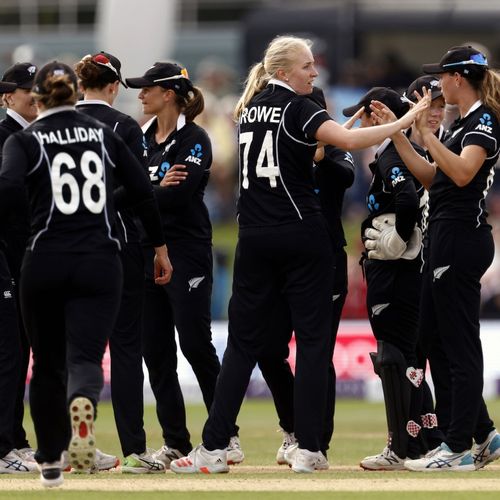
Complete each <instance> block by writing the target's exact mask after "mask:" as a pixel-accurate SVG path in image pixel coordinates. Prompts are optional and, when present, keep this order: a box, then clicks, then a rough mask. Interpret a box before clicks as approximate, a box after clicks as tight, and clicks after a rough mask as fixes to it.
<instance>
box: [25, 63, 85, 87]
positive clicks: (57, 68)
mask: <svg viewBox="0 0 500 500" xmlns="http://www.w3.org/2000/svg"><path fill="white" fill-rule="evenodd" d="M64 75H67V76H68V77H69V79H70V81H71V83H72V84H73V86H74V88H75V92H76V91H77V88H78V84H77V79H76V75H75V72H74V71H73V70H72V69H71V68H70V67H69V66H68V65H67V64H64V63H62V62H59V61H53V62H50V63H47V64H46V65H45V66H43V67H42V68H40V70H39V71H38V73H37V74H36V77H35V81H34V84H33V92H35V93H37V94H42V95H43V94H47V89H46V88H45V86H44V83H45V80H46V79H47V78H49V77H51V76H64Z"/></svg>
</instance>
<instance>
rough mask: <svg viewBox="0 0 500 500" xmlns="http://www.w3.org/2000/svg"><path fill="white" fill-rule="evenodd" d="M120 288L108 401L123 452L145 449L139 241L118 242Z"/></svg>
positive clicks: (141, 281) (140, 249)
mask: <svg viewBox="0 0 500 500" xmlns="http://www.w3.org/2000/svg"><path fill="white" fill-rule="evenodd" d="M122 245H123V248H122V251H121V253H120V257H121V262H122V267H123V290H122V297H121V303H120V309H119V312H118V317H117V319H116V324H115V328H114V329H113V333H112V334H111V338H110V339H109V350H110V356H111V401H112V404H113V412H114V414H115V422H116V430H117V431H118V437H119V439H120V445H121V448H122V453H123V456H124V457H126V456H128V455H131V454H132V453H137V454H141V453H143V452H145V451H146V433H145V431H144V372H143V369H142V320H143V307H144V257H143V253H142V247H141V245H140V243H122Z"/></svg>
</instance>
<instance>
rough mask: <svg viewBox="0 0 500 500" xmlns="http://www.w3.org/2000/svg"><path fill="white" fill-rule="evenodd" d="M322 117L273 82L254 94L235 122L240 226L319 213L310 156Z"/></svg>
mask: <svg viewBox="0 0 500 500" xmlns="http://www.w3.org/2000/svg"><path fill="white" fill-rule="evenodd" d="M330 119H331V118H330V116H329V115H328V113H327V112H326V111H325V110H324V109H322V108H321V107H320V106H318V105H317V104H316V103H315V102H313V101H312V100H311V99H309V98H307V97H306V96H300V95H297V94H296V93H295V92H293V90H292V89H291V88H290V87H289V86H288V85H284V84H282V83H281V82H279V81H278V80H271V81H270V83H269V85H268V86H267V87H266V88H265V89H264V90H263V91H262V92H260V93H259V94H257V95H256V96H255V97H254V98H253V99H252V100H251V102H250V103H249V105H248V106H247V107H246V108H245V109H244V110H243V112H242V114H241V116H240V118H239V162H240V193H239V194H240V196H239V200H238V221H239V224H240V226H241V227H248V226H269V225H278V224H286V223H289V222H296V221H298V220H302V219H304V218H306V217H310V216H311V215H315V214H318V213H320V211H321V209H320V206H319V202H318V199H317V196H316V194H315V192H314V182H313V170H312V169H313V157H314V153H315V151H316V145H317V141H316V139H315V138H314V136H315V133H316V131H317V129H318V128H319V126H320V125H321V124H322V123H323V122H325V121H327V120H330Z"/></svg>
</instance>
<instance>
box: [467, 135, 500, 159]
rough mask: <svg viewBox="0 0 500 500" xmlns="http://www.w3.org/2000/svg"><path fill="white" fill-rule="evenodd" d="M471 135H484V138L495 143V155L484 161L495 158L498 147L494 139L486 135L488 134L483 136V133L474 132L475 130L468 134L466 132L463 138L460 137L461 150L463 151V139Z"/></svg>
mask: <svg viewBox="0 0 500 500" xmlns="http://www.w3.org/2000/svg"><path fill="white" fill-rule="evenodd" d="M471 134H474V135H484V136H485V137H487V138H488V139H491V140H493V141H494V142H495V151H496V152H495V153H494V154H493V156H487V157H486V159H487V160H491V159H492V158H495V156H497V155H498V149H497V147H498V145H497V140H496V139H495V138H494V137H491V135H488V134H485V133H484V132H476V131H475V130H471V131H470V132H467V133H466V134H465V135H464V136H463V137H462V140H461V141H460V146H461V148H462V149H464V147H465V146H464V139H465V138H466V137H467V136H468V135H471Z"/></svg>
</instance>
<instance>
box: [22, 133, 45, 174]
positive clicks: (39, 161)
mask: <svg viewBox="0 0 500 500" xmlns="http://www.w3.org/2000/svg"><path fill="white" fill-rule="evenodd" d="M31 135H32V136H33V137H34V138H35V139H36V142H38V145H39V146H40V159H39V160H38V163H37V164H36V165H35V166H34V167H33V168H32V169H31V170H30V171H29V172H27V173H26V176H28V175H31V174H32V173H33V172H34V171H35V170H36V169H37V168H38V167H39V166H40V165H41V163H42V160H43V146H42V143H41V142H40V139H38V137H37V136H36V134H35V133H34V132H31Z"/></svg>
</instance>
